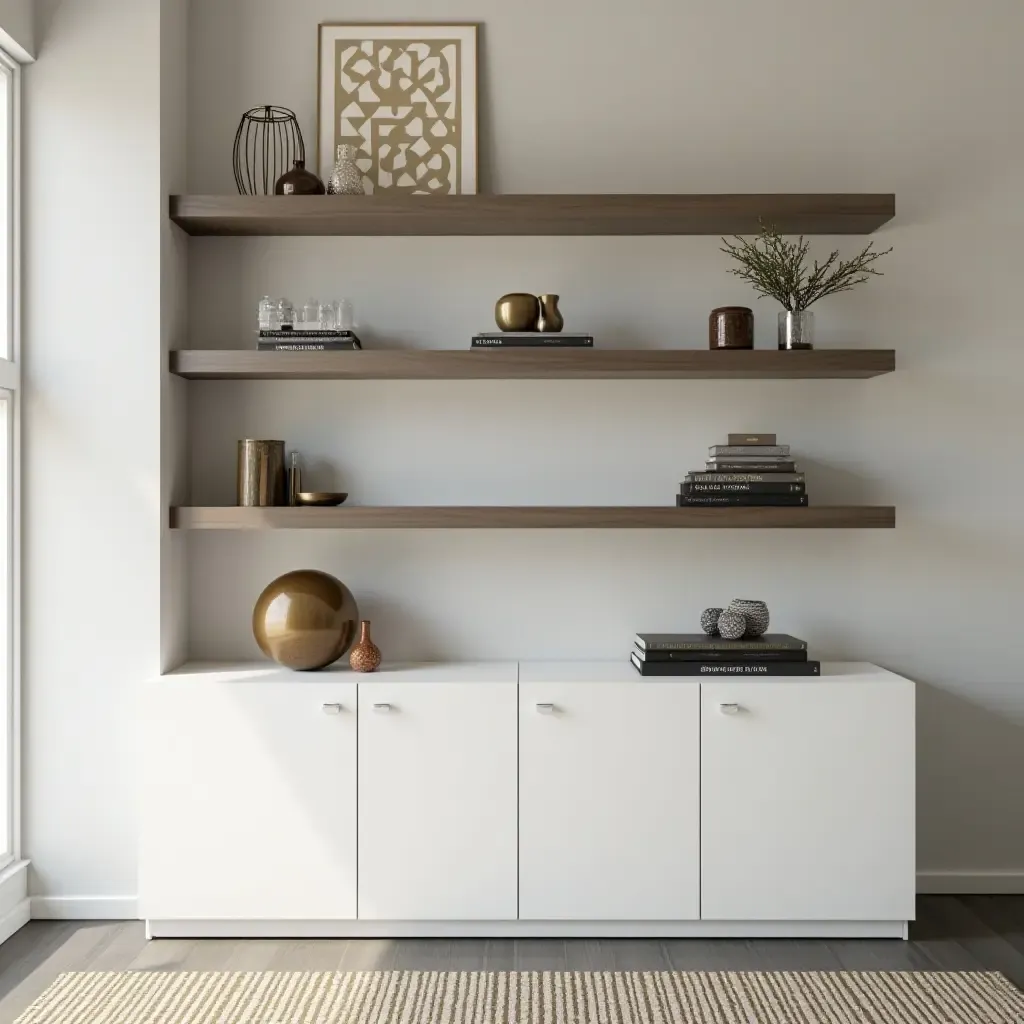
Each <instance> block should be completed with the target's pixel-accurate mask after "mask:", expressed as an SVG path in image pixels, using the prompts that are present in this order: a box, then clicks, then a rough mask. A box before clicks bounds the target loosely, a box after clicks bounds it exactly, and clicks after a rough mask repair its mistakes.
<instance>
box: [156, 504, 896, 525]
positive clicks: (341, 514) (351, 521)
mask: <svg viewBox="0 0 1024 1024" xmlns="http://www.w3.org/2000/svg"><path fill="white" fill-rule="evenodd" d="M895 525H896V509H895V508H893V507H892V506H889V505H818V506H811V507H809V508H675V507H672V506H670V507H661V506H656V507H644V506H632V505H627V506H608V507H600V506H590V507H586V506H563V505H552V506H541V505H537V506H520V507H509V506H500V505H493V506H492V505H483V506H454V505H451V506H449V505H441V506H432V507H415V506H397V507H387V508H372V507H359V506H352V507H349V508H235V507H234V506H230V507H207V508H198V507H188V508H172V509H171V527H172V528H174V529H178V530H317V529H319V530H448V529H453V530H455V529H458V530H469V529H481V530H529V529H577V530H662V529H665V530H673V529H892V528H893V527H894V526H895Z"/></svg>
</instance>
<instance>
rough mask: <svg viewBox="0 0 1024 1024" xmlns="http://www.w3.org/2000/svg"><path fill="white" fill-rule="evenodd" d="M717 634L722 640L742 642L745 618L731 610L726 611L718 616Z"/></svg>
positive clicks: (745, 623) (745, 626) (744, 631)
mask: <svg viewBox="0 0 1024 1024" xmlns="http://www.w3.org/2000/svg"><path fill="white" fill-rule="evenodd" d="M718 632H719V634H720V635H721V636H722V638H723V639H724V640H742V639H743V637H744V635H745V634H746V632H747V617H746V616H745V615H743V614H742V613H741V612H737V611H733V610H732V609H731V608H728V609H726V610H725V611H724V612H722V614H721V615H719V616H718Z"/></svg>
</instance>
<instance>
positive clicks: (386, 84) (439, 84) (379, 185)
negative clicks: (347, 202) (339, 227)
mask: <svg viewBox="0 0 1024 1024" xmlns="http://www.w3.org/2000/svg"><path fill="white" fill-rule="evenodd" d="M318 79H319V90H320V104H319V124H318V128H317V138H318V160H317V164H318V170H319V174H320V177H321V178H323V179H324V180H325V181H326V180H327V178H328V177H329V176H330V173H331V170H332V168H333V167H334V161H335V154H336V153H337V150H338V146H339V145H342V144H348V145H352V146H355V147H356V150H357V153H356V158H355V162H356V166H357V167H358V168H359V169H360V170H361V171H362V172H363V184H364V187H365V189H366V191H367V192H370V193H376V192H402V193H406V194H409V193H419V194H427V195H450V194H455V193H472V192H476V189H477V105H476V81H477V26H476V25H443V24H441V25H438V24H430V25H422V24H404V25H368V24H351V23H350V24H342V25H333V24H330V25H327V24H325V25H321V26H320V59H319V71H318Z"/></svg>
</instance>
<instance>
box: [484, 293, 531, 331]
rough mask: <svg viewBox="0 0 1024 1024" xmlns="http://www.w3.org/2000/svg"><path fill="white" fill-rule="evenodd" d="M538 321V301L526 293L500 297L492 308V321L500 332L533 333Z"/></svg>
mask: <svg viewBox="0 0 1024 1024" xmlns="http://www.w3.org/2000/svg"><path fill="white" fill-rule="evenodd" d="M538 319H540V300H539V299H538V298H537V296H536V295H529V294H528V293H526V292H509V294H508V295H502V297H501V298H500V299H498V301H497V302H496V303H495V306H494V320H495V322H496V323H497V325H498V328H499V330H502V331H535V330H537V321H538Z"/></svg>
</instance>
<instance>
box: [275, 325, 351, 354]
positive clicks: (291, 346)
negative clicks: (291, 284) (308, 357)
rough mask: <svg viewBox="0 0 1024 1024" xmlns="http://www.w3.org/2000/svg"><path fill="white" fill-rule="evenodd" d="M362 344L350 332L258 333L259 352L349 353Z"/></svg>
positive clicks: (287, 330)
mask: <svg viewBox="0 0 1024 1024" xmlns="http://www.w3.org/2000/svg"><path fill="white" fill-rule="evenodd" d="M362 347H363V346H362V343H361V342H360V341H359V339H358V338H357V337H356V336H355V334H353V333H352V331H293V330H291V328H288V329H286V330H283V331H260V337H259V343H258V348H259V351H260V352H351V351H353V350H354V349H361V348H362Z"/></svg>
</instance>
